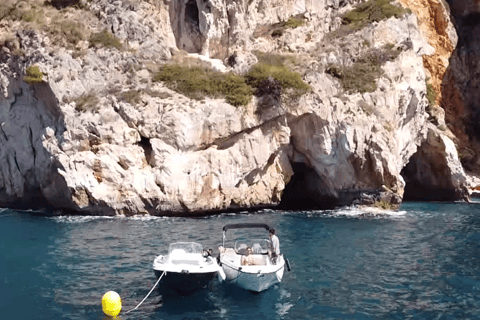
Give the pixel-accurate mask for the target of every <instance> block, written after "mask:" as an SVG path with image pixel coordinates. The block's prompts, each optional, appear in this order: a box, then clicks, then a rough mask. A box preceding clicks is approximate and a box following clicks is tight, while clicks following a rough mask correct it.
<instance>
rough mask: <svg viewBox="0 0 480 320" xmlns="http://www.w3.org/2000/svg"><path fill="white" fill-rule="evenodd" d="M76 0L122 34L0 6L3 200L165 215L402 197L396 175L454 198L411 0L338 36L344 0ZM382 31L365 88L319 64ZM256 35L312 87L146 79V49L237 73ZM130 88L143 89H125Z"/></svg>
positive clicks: (89, 17) (149, 58) (457, 177)
mask: <svg viewBox="0 0 480 320" xmlns="http://www.w3.org/2000/svg"><path fill="white" fill-rule="evenodd" d="M352 3H353V2H352ZM84 4H85V8H84V9H81V10H82V11H81V12H80V14H82V15H83V17H84V19H85V21H88V26H89V28H91V30H93V31H91V32H99V31H101V30H103V29H104V28H106V29H107V30H111V32H112V33H113V34H114V35H115V36H117V37H118V38H119V39H120V40H121V41H122V43H123V49H122V50H118V49H115V48H105V47H96V46H94V45H93V46H92V45H91V43H90V44H89V43H88V39H83V40H82V41H79V42H78V43H76V44H75V46H74V47H71V46H70V47H65V46H62V45H59V43H58V42H56V41H53V40H54V39H53V36H52V34H49V33H46V32H44V31H43V30H42V29H40V30H36V31H22V30H20V29H19V27H18V21H17V22H0V23H4V24H5V30H6V32H7V34H6V36H5V37H4V44H5V45H4V46H3V48H2V50H1V58H0V70H1V73H0V92H1V93H2V94H1V95H0V123H1V127H0V129H1V131H0V146H1V147H0V172H1V174H0V205H8V206H21V207H27V208H33V207H37V208H38V207H48V206H52V207H54V208H56V209H59V210H65V211H70V212H80V213H85V214H138V213H148V214H160V215H161V214H187V213H196V212H205V211H214V210H229V209H240V208H249V207H259V206H273V205H278V204H280V205H281V206H282V207H285V208H291V207H298V206H305V207H321V208H325V207H334V206H337V205H350V204H352V203H363V204H373V203H374V202H375V201H379V200H383V201H386V202H390V203H393V204H398V203H400V202H401V200H402V197H403V194H404V190H405V188H406V182H405V180H407V187H408V183H409V182H410V181H414V183H417V182H419V181H420V183H421V182H422V181H428V183H430V184H432V186H433V187H434V188H436V187H438V188H440V189H442V190H447V192H450V193H449V194H450V195H453V196H452V198H461V197H462V196H463V194H464V193H463V190H464V187H465V181H464V173H463V169H462V167H461V165H460V166H459V160H458V157H457V154H456V150H455V148H454V147H452V145H453V143H452V142H451V140H450V138H448V137H447V136H446V135H444V134H443V133H442V132H441V130H438V128H436V127H435V126H430V125H428V114H427V113H426V108H427V104H428V102H427V99H426V86H425V80H426V77H427V74H426V72H425V69H424V64H425V59H426V58H425V56H432V55H434V56H435V54H437V51H438V50H437V51H436V46H435V45H434V44H429V43H428V42H427V40H426V38H425V35H424V34H422V32H421V31H420V28H419V27H418V24H417V17H416V16H415V15H414V14H406V15H403V16H402V17H400V18H393V17H392V18H390V19H386V20H382V21H380V22H376V23H373V24H370V25H368V26H366V27H364V28H362V29H360V30H358V31H356V32H354V33H349V34H346V35H342V36H341V37H340V36H338V37H337V36H334V37H332V36H331V35H332V34H335V33H332V32H335V31H336V30H338V29H339V28H340V25H341V19H340V16H341V14H343V13H345V12H347V11H348V10H351V9H352V4H350V3H349V2H348V1H343V2H339V1H327V0H326V1H311V0H283V1H281V0H270V1H268V0H252V1H248V0H243V1H233V0H231V1H230V0H227V1H217V0H210V1H200V0H182V1H180V0H170V1H163V2H161V1H140V0H139V1H133V0H132V1H125V2H120V1H113V0H112V1H110V0H92V1H91V2H85V3H84ZM425 5H427V4H425ZM45 10H47V9H45ZM76 10H77V9H72V8H69V9H68V10H67V12H69V14H71V15H72V16H75V15H78V14H79V12H78V11H76ZM49 12H50V11H48V13H49ZM52 14H53V13H52ZM299 14H301V15H302V17H303V19H304V20H305V24H303V25H301V26H299V27H298V28H292V29H282V34H280V35H279V36H275V37H274V36H272V33H271V30H272V28H275V27H277V26H278V25H281V24H282V23H283V22H284V21H286V20H288V19H289V18H290V17H292V16H296V15H299ZM450 45H453V44H450ZM386 47H388V48H393V49H394V50H395V52H396V55H395V57H394V58H388V59H386V60H385V61H383V64H382V67H381V70H382V73H381V75H380V76H379V78H378V79H376V88H375V89H374V90H371V92H364V93H358V92H347V91H346V90H345V89H344V88H343V87H342V84H341V82H340V81H339V80H338V79H337V78H336V77H334V76H332V75H331V72H330V73H329V72H327V71H328V68H329V67H330V66H332V65H345V66H347V67H348V66H351V65H353V64H354V63H355V61H357V60H359V59H360V60H361V59H363V58H362V57H364V56H365V55H366V54H368V53H372V52H373V53H378V52H380V53H382V52H383V51H382V50H386V49H383V48H386ZM178 49H181V50H184V51H186V52H187V53H189V54H190V57H188V56H186V55H185V54H181V53H179V51H178ZM15 50H17V51H15ZM18 50H21V51H22V54H15V52H18ZM253 50H260V51H270V52H276V53H283V54H288V55H290V56H293V57H295V59H296V64H295V65H294V68H296V70H298V72H301V73H302V75H303V78H304V79H305V81H306V82H307V83H308V84H309V85H310V86H311V88H312V90H311V92H309V93H307V94H305V95H303V96H301V97H299V98H295V99H282V100H279V99H278V97H277V98H275V97H270V98H269V97H254V99H253V100H252V102H251V103H250V104H249V105H247V106H244V107H234V106H232V105H230V104H228V103H226V102H225V101H224V100H221V99H210V98H207V99H205V100H204V101H196V100H191V99H188V98H186V97H184V96H182V95H181V94H178V93H176V92H174V91H172V90H170V89H167V88H166V87H165V86H163V85H162V84H161V83H159V82H152V76H151V72H152V71H153V70H155V68H156V65H159V64H162V63H165V62H167V61H168V60H170V59H174V60H175V59H180V58H182V57H183V58H185V59H186V58H188V59H200V60H202V61H203V62H207V63H209V64H211V66H213V67H215V68H216V69H218V70H223V71H225V70H233V71H235V72H237V73H242V72H245V71H246V70H248V68H249V67H250V66H251V65H252V64H253V63H255V62H256V60H257V59H256V57H255V55H253V54H252V51H253ZM389 50H391V49H389ZM234 53H235V54H234ZM233 54H234V56H235V59H232V58H231V57H232V55H233ZM179 57H180V58H179ZM183 58H182V59H183ZM208 58H214V59H216V60H214V59H208ZM229 58H230V59H229ZM435 59H437V60H438V59H440V60H441V61H444V60H445V59H444V56H442V55H440V56H439V57H438V58H435ZM232 60H233V61H234V62H235V63H233V64H232V63H231V66H229V65H228V63H227V62H228V61H230V62H231V61H232ZM31 65H37V66H39V68H40V70H41V71H42V72H43V73H44V79H43V80H45V81H44V83H40V84H27V83H26V82H25V81H23V77H24V75H25V73H26V68H27V67H29V66H31ZM443 66H444V65H443ZM229 68H230V69H229ZM427 70H428V72H430V73H431V74H430V77H432V78H433V77H435V76H434V75H433V74H435V75H436V74H437V73H436V71H435V72H433V71H432V70H430V69H428V68H427ZM435 79H437V78H435ZM435 81H436V80H435ZM436 89H438V88H436ZM126 92H130V93H131V92H135V93H137V97H136V99H135V101H132V100H131V99H128V98H126V96H125V93H126ZM87 106H88V108H87ZM427 137H428V138H427ZM414 155H415V156H414ZM412 156H414V158H412ZM412 159H414V160H412ZM411 160H412V161H411ZM409 161H411V163H412V164H411V165H409V167H407V164H408V163H409ZM413 163H414V164H413ZM432 163H438V165H439V166H441V167H442V170H436V169H435V167H432V166H429V164H432ZM415 164H416V165H415ZM406 167H407V169H405V168H406ZM426 167H428V168H431V169H429V171H425V170H426V169H425V168H426ZM402 170H403V172H402ZM425 172H428V177H430V179H428V178H425V177H424V176H422V175H425ZM402 174H403V176H402ZM443 176H445V179H441V178H442V177H443ZM404 177H405V178H404ZM436 181H441V185H440V184H439V183H437V182H436ZM430 184H429V186H430Z"/></svg>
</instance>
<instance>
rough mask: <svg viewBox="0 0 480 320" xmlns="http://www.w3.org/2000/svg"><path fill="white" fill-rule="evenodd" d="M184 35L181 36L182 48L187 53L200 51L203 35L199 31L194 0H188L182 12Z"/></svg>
mask: <svg viewBox="0 0 480 320" xmlns="http://www.w3.org/2000/svg"><path fill="white" fill-rule="evenodd" d="M184 30H185V33H186V34H185V35H184V36H185V37H182V38H183V39H182V40H183V43H182V45H181V47H182V49H184V50H185V51H187V52H189V53H200V52H201V51H202V47H203V36H202V34H201V32H200V16H199V11H198V6H197V1H196V0H188V1H187V3H186V4H185V13H184Z"/></svg>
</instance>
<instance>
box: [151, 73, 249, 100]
mask: <svg viewBox="0 0 480 320" xmlns="http://www.w3.org/2000/svg"><path fill="white" fill-rule="evenodd" d="M153 80H154V81H163V82H165V84H166V85H167V87H169V88H170V89H172V90H174V91H177V92H179V93H182V94H183V95H185V96H187V97H189V98H191V99H196V100H201V99H204V98H205V97H206V96H209V97H214V98H216V97H225V99H226V100H227V102H228V103H230V104H232V105H234V106H240V105H247V104H248V103H249V102H250V100H251V98H252V94H253V92H252V89H251V87H250V86H248V85H247V84H246V82H245V79H244V78H243V77H241V76H237V75H235V74H233V73H225V74H224V73H221V72H216V71H213V70H210V69H207V68H202V67H199V66H193V67H189V66H183V65H179V64H166V65H164V66H162V67H161V68H160V70H159V71H158V72H157V73H156V74H155V75H154V78H153Z"/></svg>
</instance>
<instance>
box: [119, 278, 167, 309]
mask: <svg viewBox="0 0 480 320" xmlns="http://www.w3.org/2000/svg"><path fill="white" fill-rule="evenodd" d="M165 273H166V271H163V273H162V275H161V276H160V277H159V278H158V280H157V282H156V283H155V284H154V285H153V287H152V289H151V290H150V292H149V293H148V294H147V296H146V297H145V298H143V300H142V301H141V302H140V303H139V304H138V305H137V306H136V307H135V308H133V309H132V310H128V311H127V312H125V313H129V312H132V311H133V310H136V309H137V308H138V307H140V305H141V304H142V303H143V302H144V301H145V300H146V299H147V298H148V296H149V295H150V293H152V291H153V289H155V287H156V286H157V285H158V283H159V282H160V280H161V279H162V277H163V276H164V275H165Z"/></svg>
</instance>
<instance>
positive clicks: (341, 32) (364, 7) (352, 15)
mask: <svg viewBox="0 0 480 320" xmlns="http://www.w3.org/2000/svg"><path fill="white" fill-rule="evenodd" d="M391 2H392V1H391V0H369V1H366V2H362V3H360V4H357V5H356V6H355V9H353V10H351V11H349V12H347V13H345V14H344V15H343V16H342V25H341V26H340V28H338V29H337V30H334V31H332V32H330V33H329V34H328V38H331V39H333V38H342V37H344V36H346V35H348V34H350V33H352V32H355V31H358V30H360V29H363V28H364V27H366V26H368V25H369V24H371V23H373V22H379V21H382V20H385V19H388V18H391V17H395V18H401V17H402V16H403V15H405V14H407V13H412V11H411V10H410V9H408V8H403V7H399V6H396V5H393V4H392V3H391Z"/></svg>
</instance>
